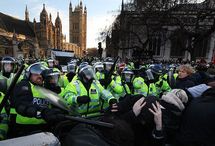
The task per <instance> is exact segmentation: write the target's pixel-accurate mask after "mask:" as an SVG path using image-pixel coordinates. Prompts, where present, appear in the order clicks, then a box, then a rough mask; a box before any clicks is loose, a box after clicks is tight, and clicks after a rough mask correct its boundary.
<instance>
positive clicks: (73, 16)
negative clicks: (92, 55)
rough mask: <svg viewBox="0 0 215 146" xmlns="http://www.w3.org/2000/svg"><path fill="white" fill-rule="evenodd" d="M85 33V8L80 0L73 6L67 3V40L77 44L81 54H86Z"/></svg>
mask: <svg viewBox="0 0 215 146" xmlns="http://www.w3.org/2000/svg"><path fill="white" fill-rule="evenodd" d="M86 35H87V8H86V6H85V7H84V8H83V4H82V1H80V3H79V4H78V6H76V7H75V8H73V6H72V3H71V2H70V4H69V42H70V43H74V44H77V45H78V46H79V47H80V48H81V50H80V52H79V53H80V54H81V56H83V55H85V54H86Z"/></svg>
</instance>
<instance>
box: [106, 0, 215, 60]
mask: <svg viewBox="0 0 215 146" xmlns="http://www.w3.org/2000/svg"><path fill="white" fill-rule="evenodd" d="M158 1H159V0H158ZM169 1H171V0H169ZM137 2H138V0H137ZM140 2H143V1H141V0H140ZM150 4H151V3H150ZM168 4H169V5H164V6H163V7H160V8H159V9H158V8H155V9H153V10H152V9H150V10H145V9H142V8H141V7H139V9H138V10H133V9H129V10H127V9H126V7H124V4H122V11H121V14H120V15H119V16H118V18H117V20H116V21H115V25H116V26H114V27H113V29H112V34H111V37H109V36H108V37H107V39H106V41H107V54H109V52H113V50H114V51H115V52H116V53H115V54H116V55H119V56H121V57H122V58H126V57H128V58H132V57H134V58H137V57H139V58H143V59H148V58H151V59H152V58H153V59H158V60H170V59H175V60H176V59H179V58H180V59H184V60H196V59H199V58H204V59H206V60H207V61H211V60H212V58H213V52H214V49H215V22H214V20H215V5H214V0H205V1H204V2H201V3H189V2H188V1H183V0H181V1H178V2H177V3H176V4H171V3H168ZM150 8H154V7H153V6H152V7H150ZM118 24H120V25H118ZM122 34H123V35H122ZM119 36H120V37H119Z"/></svg>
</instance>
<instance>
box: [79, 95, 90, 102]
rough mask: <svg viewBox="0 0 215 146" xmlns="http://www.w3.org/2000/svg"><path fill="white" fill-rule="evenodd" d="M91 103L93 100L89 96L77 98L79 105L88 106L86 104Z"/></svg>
mask: <svg viewBox="0 0 215 146" xmlns="http://www.w3.org/2000/svg"><path fill="white" fill-rule="evenodd" d="M90 101H91V99H90V97H89V96H87V95H83V96H78V97H77V103H79V104H86V103H89V102H90Z"/></svg>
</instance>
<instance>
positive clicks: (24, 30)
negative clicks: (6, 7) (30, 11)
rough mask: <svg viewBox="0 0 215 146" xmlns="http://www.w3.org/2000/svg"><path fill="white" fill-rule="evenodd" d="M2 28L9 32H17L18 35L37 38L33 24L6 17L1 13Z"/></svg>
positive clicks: (0, 23)
mask: <svg viewBox="0 0 215 146" xmlns="http://www.w3.org/2000/svg"><path fill="white" fill-rule="evenodd" d="M0 28H1V29H4V30H5V31H7V32H12V33H13V32H14V31H15V32H16V33H17V34H22V35H26V36H29V37H35V33H34V30H33V23H32V22H26V21H24V20H19V19H17V18H14V17H11V16H8V15H5V14H3V13H1V12H0Z"/></svg>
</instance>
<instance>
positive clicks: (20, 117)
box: [9, 63, 62, 137]
mask: <svg viewBox="0 0 215 146" xmlns="http://www.w3.org/2000/svg"><path fill="white" fill-rule="evenodd" d="M46 70H47V67H45V66H43V65H42V64H41V63H34V64H32V65H30V66H29V67H28V68H27V69H26V73H25V78H24V79H23V80H22V81H20V82H19V83H18V84H17V85H16V86H15V88H14V92H13V96H12V98H11V107H12V108H11V110H10V114H11V117H10V132H9V135H10V136H11V137H16V136H22V135H28V134H30V133H32V132H33V131H47V130H48V129H49V128H50V127H49V126H50V125H51V123H54V122H56V121H58V120H59V117H60V116H59V114H60V113H62V112H61V111H60V110H59V109H54V108H52V106H51V104H50V103H49V102H48V101H47V100H46V99H45V98H44V97H43V96H42V95H40V93H39V92H38V91H37V89H36V88H35V87H36V86H43V82H44V77H43V76H42V75H43V72H44V71H46ZM46 122H48V123H49V125H48V124H46Z"/></svg>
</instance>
